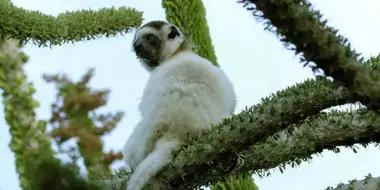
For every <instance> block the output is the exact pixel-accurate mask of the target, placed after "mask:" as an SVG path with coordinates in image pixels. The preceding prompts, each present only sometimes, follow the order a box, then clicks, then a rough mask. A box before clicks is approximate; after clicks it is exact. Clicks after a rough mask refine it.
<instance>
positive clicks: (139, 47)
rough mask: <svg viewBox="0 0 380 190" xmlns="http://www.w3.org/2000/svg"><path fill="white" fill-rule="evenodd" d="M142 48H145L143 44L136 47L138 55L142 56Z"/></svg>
mask: <svg viewBox="0 0 380 190" xmlns="http://www.w3.org/2000/svg"><path fill="white" fill-rule="evenodd" d="M142 48H143V45H142V44H136V46H135V52H136V54H140V53H141V50H142Z"/></svg>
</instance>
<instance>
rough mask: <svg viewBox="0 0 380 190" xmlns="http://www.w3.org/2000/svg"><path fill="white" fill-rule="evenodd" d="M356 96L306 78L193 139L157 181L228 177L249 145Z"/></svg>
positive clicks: (186, 185) (179, 184) (187, 184)
mask: <svg viewBox="0 0 380 190" xmlns="http://www.w3.org/2000/svg"><path fill="white" fill-rule="evenodd" d="M353 102H354V100H353V98H352V97H351V96H349V95H348V93H347V91H346V89H345V88H343V87H339V88H337V86H336V85H334V84H333V83H332V82H331V81H329V80H327V79H317V80H306V81H305V82H303V83H301V84H296V85H294V86H292V87H289V88H287V89H286V90H282V91H278V92H277V93H276V94H275V95H272V96H271V97H268V98H265V99H263V100H262V103H261V104H259V105H256V106H253V107H251V108H249V109H246V110H245V111H243V112H241V113H240V114H238V115H234V116H233V117H232V118H229V119H226V120H225V121H224V122H223V123H222V124H220V125H218V126H215V127H214V128H213V130H212V131H211V132H208V133H205V134H200V135H199V136H198V137H197V138H196V139H190V140H189V142H187V144H188V145H187V146H186V147H184V148H183V149H182V150H181V151H180V152H178V153H176V154H175V155H176V157H175V159H174V160H173V162H172V163H171V164H170V165H168V166H167V167H166V168H164V169H163V170H162V171H161V172H160V173H159V174H158V175H157V178H156V179H157V180H155V181H159V182H162V181H169V182H170V186H171V187H173V188H177V189H191V188H194V187H196V186H201V185H208V184H209V183H215V182H217V181H220V180H223V179H222V177H223V176H225V175H227V174H229V173H230V171H229V170H230V169H231V168H232V167H234V166H233V165H231V164H235V163H236V154H238V153H241V152H242V151H244V150H246V149H247V147H249V146H251V145H253V144H255V143H258V142H260V141H263V140H265V139H267V138H268V137H269V136H271V135H274V134H275V133H277V132H279V131H281V130H284V129H285V128H287V127H288V126H289V125H291V124H294V123H296V122H297V121H299V120H303V119H305V118H306V117H308V116H310V115H315V114H318V113H319V112H320V111H321V110H323V109H326V108H330V107H332V106H336V105H342V104H346V103H353ZM224 161H227V162H224ZM224 163H227V165H224ZM183 180H185V181H183ZM116 181H118V180H116ZM119 182H120V181H119Z"/></svg>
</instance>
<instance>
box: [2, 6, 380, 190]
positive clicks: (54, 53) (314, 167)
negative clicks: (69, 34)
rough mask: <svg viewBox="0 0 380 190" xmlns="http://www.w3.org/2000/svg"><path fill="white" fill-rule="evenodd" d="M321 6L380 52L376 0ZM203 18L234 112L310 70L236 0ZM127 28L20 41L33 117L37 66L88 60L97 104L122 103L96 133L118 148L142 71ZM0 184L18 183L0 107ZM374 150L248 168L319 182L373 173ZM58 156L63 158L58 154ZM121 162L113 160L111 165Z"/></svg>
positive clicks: (45, 96)
mask: <svg viewBox="0 0 380 190" xmlns="http://www.w3.org/2000/svg"><path fill="white" fill-rule="evenodd" d="M12 1H13V2H14V4H16V5H17V6H20V7H23V8H25V9H29V10H39V11H41V12H43V13H46V14H51V15H57V14H59V13H62V12H65V11H72V10H78V9H93V10H96V9H99V8H102V7H110V6H116V7H119V6H128V7H135V8H136V9H138V10H141V11H144V19H145V22H148V21H150V20H165V12H164V9H163V8H161V0H129V1H122V0H107V1H105V0H81V1H78V0H12ZM311 2H312V3H313V4H314V5H315V8H317V9H319V10H321V12H322V13H323V14H324V18H327V19H328V20H329V22H328V24H329V25H330V26H333V27H335V28H337V29H339V30H340V34H342V35H344V36H346V37H347V38H348V39H349V40H350V42H351V44H352V46H353V47H354V48H355V49H356V50H357V51H358V52H362V55H363V56H364V57H365V58H368V57H369V56H371V55H372V56H374V55H377V54H378V53H380V45H379V44H380V36H379V35H378V34H380V25H379V20H380V11H379V10H380V1H378V0H362V1H361V3H358V2H357V1H353V0H312V1H311ZM204 4H205V7H206V11H207V20H208V24H209V27H210V33H211V36H212V42H213V44H214V47H215V51H216V55H217V57H218V62H219V64H220V65H221V67H222V68H223V69H224V70H225V72H226V73H227V75H228V76H229V77H230V79H231V81H232V82H233V84H234V86H235V89H236V94H237V97H238V104H237V108H236V113H239V112H240V111H241V110H242V109H244V108H245V107H246V106H251V105H254V104H257V103H259V102H260V99H261V98H263V97H267V96H269V95H270V94H271V93H275V92H276V91H278V90H281V89H284V88H286V87H288V86H290V85H293V84H295V83H300V82H302V81H304V80H305V79H307V78H313V74H312V72H311V70H310V69H308V68H303V67H302V64H300V63H299V61H298V58H297V57H295V56H294V53H293V52H292V51H289V50H286V49H285V48H284V46H283V45H282V44H281V43H280V42H279V41H278V39H277V37H276V36H275V35H274V34H273V33H271V32H268V31H264V27H263V24H262V23H258V22H256V20H255V19H254V17H253V16H252V15H251V14H252V12H250V11H246V10H245V9H244V8H242V5H241V4H238V3H236V1H235V0H230V1H215V0H204ZM131 41H132V34H128V35H124V36H118V37H112V38H105V37H104V38H100V39H97V40H93V41H88V42H78V43H76V44H74V45H73V44H66V45H63V46H61V47H53V48H52V49H50V48H38V47H37V46H35V45H30V44H28V45H27V46H26V47H25V48H24V51H25V52H26V53H27V54H28V55H29V56H30V61H29V62H28V64H27V65H26V66H25V70H26V73H27V76H28V80H29V81H31V82H33V84H34V87H35V88H36V89H37V93H36V94H35V96H34V97H35V98H36V99H37V100H38V101H39V102H40V103H41V106H40V107H39V108H38V109H37V117H38V118H39V119H47V118H49V117H50V104H51V103H53V102H54V96H55V92H56V91H55V88H54V85H53V84H46V83H45V82H44V81H43V79H42V74H43V73H49V74H55V73H67V74H68V75H69V76H70V77H71V78H72V79H74V80H78V79H79V77H81V76H82V75H83V74H84V73H85V72H86V71H87V70H88V69H89V68H95V69H96V71H95V77H94V79H93V80H92V81H91V83H90V84H91V85H92V87H94V88H99V89H101V88H109V89H111V94H110V96H109V103H108V104H107V106H105V107H104V108H101V109H100V110H99V111H102V112H103V111H104V112H107V111H113V112H115V111H119V110H121V111H124V112H125V116H124V119H123V120H122V121H121V122H120V124H119V125H118V127H117V128H116V129H115V130H114V131H113V132H112V133H111V134H109V135H108V136H106V137H104V138H103V139H104V143H105V150H106V151H109V150H111V149H113V150H121V149H122V147H123V146H124V143H125V141H126V140H127V138H128V136H129V135H130V133H131V131H132V129H133V127H134V126H135V125H136V124H137V122H138V121H139V119H140V116H139V113H138V111H137V106H138V103H139V101H140V97H141V95H142V90H143V88H144V85H145V83H146V81H147V79H148V77H149V75H148V73H147V72H146V71H145V70H144V69H143V68H142V67H141V65H140V64H139V62H138V61H137V60H136V56H135V55H134V54H133V53H132V51H131ZM2 106H3V105H2V104H1V106H0V110H3V107H2ZM0 125H1V126H4V127H2V130H1V131H0V155H2V156H1V162H0V190H19V189H20V187H19V182H18V176H17V174H16V172H15V158H14V155H13V153H12V152H11V151H10V149H9V147H8V144H9V142H10V138H11V137H10V134H9V130H8V129H9V128H8V126H7V124H6V123H5V121H4V114H3V112H0ZM379 157H380V151H379V150H378V148H375V147H374V146H370V148H367V149H363V148H361V149H360V150H359V152H358V153H357V154H354V153H353V152H352V151H351V150H348V149H342V151H341V153H339V154H335V153H332V152H327V151H325V152H323V153H322V156H315V157H314V159H313V160H312V161H311V163H303V164H301V166H300V167H297V168H290V167H289V168H288V169H286V170H285V173H280V172H279V171H274V172H273V173H272V175H271V176H270V177H265V178H260V177H258V176H254V179H255V182H256V184H257V185H258V186H259V188H260V190H277V189H282V190H304V189H309V190H321V189H325V188H326V187H327V186H335V185H336V184H338V183H340V182H344V183H346V182H347V181H348V180H351V179H354V178H357V179H362V178H363V177H364V176H365V175H367V174H368V173H372V174H373V175H374V176H380V170H379V168H378V167H374V164H375V163H378V158H379ZM63 159H64V158H63ZM121 166H122V163H121V162H119V163H116V164H114V165H113V166H112V167H113V168H114V169H116V168H119V167H121Z"/></svg>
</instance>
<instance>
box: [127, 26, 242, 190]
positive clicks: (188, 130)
mask: <svg viewBox="0 0 380 190" xmlns="http://www.w3.org/2000/svg"><path fill="white" fill-rule="evenodd" d="M192 49H193V46H192V45H191V43H190V42H189V40H187V39H186V37H185V36H184V34H183V33H182V31H181V30H180V29H179V28H178V27H177V26H175V25H173V24H171V23H168V22H164V21H151V22H149V23H147V24H145V25H143V26H141V27H140V28H138V29H137V31H136V34H135V36H134V40H133V50H134V52H135V53H136V55H137V57H138V59H139V60H140V61H141V63H142V65H143V66H144V67H145V68H146V69H147V70H148V71H149V72H150V77H149V80H148V82H147V84H146V86H145V89H144V92H143V96H142V100H141V102H140V104H139V111H140V112H141V121H140V122H139V123H138V124H137V126H136V127H135V128H134V131H133V132H132V134H131V135H130V137H129V139H128V140H127V142H126V144H125V146H124V151H123V154H124V161H125V164H126V167H127V170H128V171H130V172H131V171H132V172H133V173H132V175H131V177H130V178H129V182H128V185H127V190H141V189H142V188H144V186H145V184H146V183H147V182H148V181H149V180H150V179H151V177H153V176H154V175H155V174H156V173H157V172H159V171H160V170H161V169H162V168H163V167H164V166H166V165H167V164H169V163H170V162H171V160H172V159H173V158H172V157H173V155H172V153H173V151H176V150H179V149H180V148H181V146H182V145H183V143H184V141H185V139H186V138H188V135H192V134H195V133H196V132H198V131H201V130H208V129H211V124H218V123H220V122H221V121H222V120H223V119H224V118H228V117H230V116H231V115H232V114H233V112H234V110H235V107H236V95H235V92H234V88H233V86H232V83H231V82H230V80H229V79H228V77H227V76H226V75H225V73H224V72H223V71H222V69H221V68H219V67H217V66H214V65H213V64H212V63H211V62H210V61H209V60H207V59H205V58H203V57H201V56H199V55H198V54H196V53H194V52H193V50H192Z"/></svg>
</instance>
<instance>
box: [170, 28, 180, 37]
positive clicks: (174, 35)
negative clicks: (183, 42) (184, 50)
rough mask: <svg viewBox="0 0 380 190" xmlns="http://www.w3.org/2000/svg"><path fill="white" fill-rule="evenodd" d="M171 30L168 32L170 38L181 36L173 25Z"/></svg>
mask: <svg viewBox="0 0 380 190" xmlns="http://www.w3.org/2000/svg"><path fill="white" fill-rule="evenodd" d="M170 30H171V32H170V33H169V34H168V38H169V39H174V38H175V37H177V36H179V32H178V30H177V28H176V27H174V26H171V27H170Z"/></svg>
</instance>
